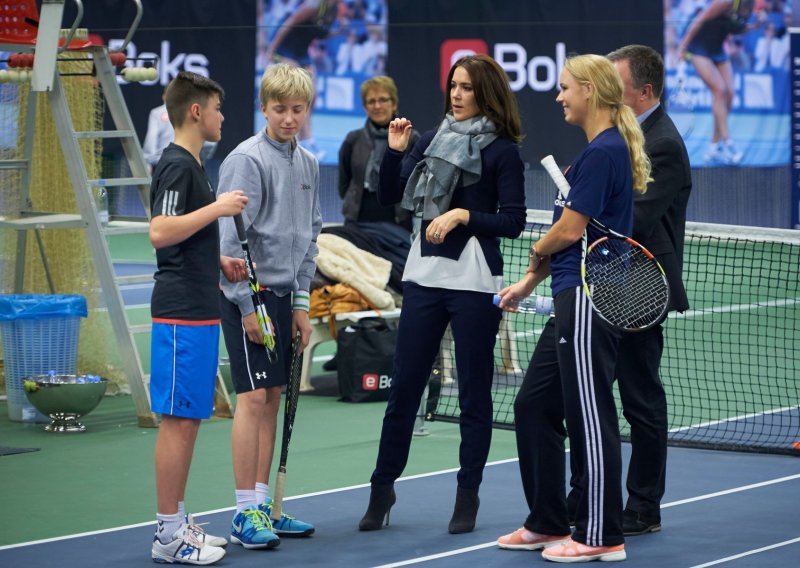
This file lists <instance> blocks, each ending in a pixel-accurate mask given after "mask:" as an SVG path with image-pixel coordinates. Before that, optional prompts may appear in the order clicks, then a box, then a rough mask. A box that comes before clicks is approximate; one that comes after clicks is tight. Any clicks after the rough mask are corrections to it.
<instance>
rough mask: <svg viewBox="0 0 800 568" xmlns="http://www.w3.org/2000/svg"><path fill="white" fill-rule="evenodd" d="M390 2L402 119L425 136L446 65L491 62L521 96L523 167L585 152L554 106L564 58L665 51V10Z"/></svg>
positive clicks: (393, 71)
mask: <svg viewBox="0 0 800 568" xmlns="http://www.w3.org/2000/svg"><path fill="white" fill-rule="evenodd" d="M610 4H612V3H611V2H597V1H582V2H563V1H556V0H545V1H541V2H519V1H514V0H495V1H493V2H461V3H458V4H454V3H452V2H415V1H412V0H393V1H392V2H390V3H389V23H390V33H389V60H388V73H389V75H391V76H392V77H394V79H395V81H396V82H397V85H398V88H399V90H400V114H402V115H404V116H406V117H407V118H409V119H411V120H412V122H413V123H414V126H415V128H417V129H418V130H421V131H425V130H428V129H430V128H434V127H435V126H437V125H438V123H439V121H440V120H441V118H442V113H443V110H444V96H445V91H444V87H445V85H444V81H445V79H446V77H447V73H448V70H449V69H450V66H451V65H452V63H453V62H454V61H455V60H457V59H458V58H459V57H461V56H463V55H465V54H469V53H476V52H481V53H488V54H489V55H491V56H492V57H494V58H495V59H496V60H497V61H498V63H500V65H501V66H502V67H503V68H504V69H505V71H506V73H507V74H508V76H509V80H510V83H511V87H512V89H513V90H514V92H515V93H516V95H517V100H518V101H519V105H520V111H521V114H522V124H523V130H524V131H525V134H526V138H525V140H524V141H523V145H522V152H523V157H524V158H525V161H526V162H528V163H530V164H531V166H533V167H539V160H540V159H541V158H542V157H543V156H545V155H547V154H553V155H554V156H555V158H556V161H557V162H558V163H559V164H564V165H566V164H568V163H569V162H570V161H571V160H572V159H573V158H574V157H575V156H576V155H577V154H578V153H579V152H580V150H581V149H582V148H583V147H585V145H586V138H585V136H584V134H583V132H582V131H581V130H580V129H578V128H576V127H574V126H570V125H569V124H566V123H565V122H564V114H563V111H562V109H561V107H560V105H558V104H557V103H556V101H555V99H556V96H557V95H558V77H559V74H560V72H561V70H562V67H563V64H564V60H565V58H566V57H567V55H568V54H570V53H599V54H605V53H608V52H609V51H612V50H614V49H616V48H618V47H621V46H623V45H625V44H629V43H640V44H646V45H651V46H653V47H656V48H657V49H660V48H661V46H662V44H663V25H664V23H663V3H662V2H641V1H617V2H613V5H614V9H613V10H609V5H610Z"/></svg>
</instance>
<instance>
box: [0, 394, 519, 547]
mask: <svg viewBox="0 0 800 568" xmlns="http://www.w3.org/2000/svg"><path fill="white" fill-rule="evenodd" d="M384 409H385V404H384V403H362V404H351V403H344V402H339V401H338V400H337V398H336V397H332V396H325V397H323V396H311V395H301V397H300V403H299V406H298V413H297V418H296V421H295V428H294V433H293V435H292V445H291V448H290V453H289V461H288V467H287V470H288V471H287V487H286V495H287V496H292V495H302V494H307V493H312V492H317V491H324V490H326V489H334V488H341V487H349V486H353V485H361V484H368V483H369V477H370V474H371V473H372V468H373V467H374V464H375V458H376V456H377V451H378V439H379V437H380V428H381V420H382V418H383V411H384ZM82 421H83V423H84V424H85V425H86V427H87V431H86V432H85V433H82V434H53V433H48V432H45V431H44V430H42V425H35V424H21V423H17V422H11V421H9V420H8V410H7V406H6V404H5V403H0V441H1V442H0V445H4V446H12V447H20V448H21V447H26V448H40V451H38V452H31V453H24V454H15V455H6V456H0V495H2V515H0V546H2V545H6V544H12V543H18V542H27V541H31V540H37V539H44V538H51V537H56V536H62V535H68V534H75V533H80V532H86V531H95V530H101V529H106V528H110V527H116V526H122V525H128V524H132V523H141V522H149V521H151V520H153V519H154V518H155V481H154V473H153V449H154V445H155V440H156V435H157V434H158V430H156V429H152V428H139V427H137V426H136V413H135V410H134V405H133V402H132V400H131V398H130V397H128V396H119V397H106V398H105V399H104V400H103V401H102V402H101V403H100V405H99V406H98V407H97V408H96V409H95V410H94V411H93V412H92V413H91V414H89V415H87V416H86V418H85V419H83V420H82ZM231 423H232V421H231V420H229V419H218V418H214V419H212V420H208V421H206V422H204V423H203V425H202V426H201V428H200V434H199V436H198V440H197V446H196V449H195V454H194V460H193V464H192V470H191V474H190V477H189V485H188V489H187V497H186V502H187V506H188V507H189V508H190V509H191V511H193V512H197V513H199V512H201V511H209V510H216V509H221V508H227V507H232V506H233V505H234V503H235V501H234V493H233V473H232V468H231V455H230V435H231ZM280 428H281V425H280V424H279V430H278V431H279V432H280V431H281V430H280ZM426 429H427V430H428V431H429V432H430V435H429V436H424V437H415V438H414V440H413V442H412V445H411V456H410V460H409V464H408V467H407V468H406V471H405V474H404V475H414V474H420V473H427V472H432V471H439V470H443V469H449V468H454V467H458V444H459V439H460V437H459V432H458V426H457V425H455V424H447V423H440V422H434V423H427V424H426ZM278 442H280V438H279V439H278ZM278 446H280V444H278ZM278 451H280V447H278ZM514 457H516V445H515V442H514V434H513V432H507V431H495V433H494V438H493V441H492V450H491V454H490V456H489V459H490V460H492V461H494V460H502V459H509V458H514ZM276 460H277V456H276ZM453 494H455V484H454V486H453ZM366 505H367V503H366V501H365V502H364V508H365V509H366ZM289 513H291V509H289ZM354 528H355V527H354Z"/></svg>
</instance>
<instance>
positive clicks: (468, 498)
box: [447, 486, 481, 534]
mask: <svg viewBox="0 0 800 568" xmlns="http://www.w3.org/2000/svg"><path fill="white" fill-rule="evenodd" d="M480 504H481V500H480V499H479V498H478V490H477V489H467V488H466V487H460V486H459V488H458V491H457V492H456V506H455V508H454V509H453V518H452V519H450V525H449V526H448V527H447V530H448V531H450V534H459V533H468V532H472V529H474V528H475V517H477V516H478V507H479V506H480Z"/></svg>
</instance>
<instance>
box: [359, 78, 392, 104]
mask: <svg viewBox="0 0 800 568" xmlns="http://www.w3.org/2000/svg"><path fill="white" fill-rule="evenodd" d="M370 90H373V91H386V92H387V93H389V98H390V99H392V102H393V103H394V104H398V103H399V102H400V99H399V98H398V96H397V85H395V82H394V79H392V78H391V77H387V76H386V75H376V76H375V77H371V78H369V79H367V80H366V81H364V82H363V83H361V102H362V103H364V106H367V93H368V92H369V91H370Z"/></svg>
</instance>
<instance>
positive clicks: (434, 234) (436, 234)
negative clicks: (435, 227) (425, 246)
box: [433, 231, 442, 239]
mask: <svg viewBox="0 0 800 568" xmlns="http://www.w3.org/2000/svg"><path fill="white" fill-rule="evenodd" d="M433 236H434V237H435V238H437V239H438V238H439V237H441V236H442V234H441V233H439V232H438V231H437V232H436V233H433Z"/></svg>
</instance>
